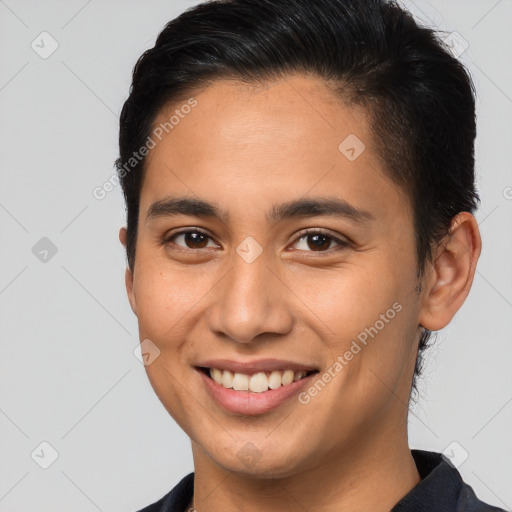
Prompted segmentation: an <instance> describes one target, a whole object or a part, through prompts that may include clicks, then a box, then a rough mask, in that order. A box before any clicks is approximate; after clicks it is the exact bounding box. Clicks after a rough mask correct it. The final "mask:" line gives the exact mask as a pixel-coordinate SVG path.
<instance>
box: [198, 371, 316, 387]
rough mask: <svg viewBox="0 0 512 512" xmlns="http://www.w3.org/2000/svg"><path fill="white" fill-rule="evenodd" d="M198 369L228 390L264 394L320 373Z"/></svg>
mask: <svg viewBox="0 0 512 512" xmlns="http://www.w3.org/2000/svg"><path fill="white" fill-rule="evenodd" d="M197 369H198V370H199V371H201V372H202V373H204V374H205V375H206V376H207V377H209V378H210V379H212V380H214V381H215V382H216V383H217V384H219V385H220V386H222V387H224V388H226V389H233V390H235V391H242V392H243V391H245V392H253V393H264V392H265V391H269V390H274V389H279V388H280V387H283V386H289V385H290V384H292V383H293V382H298V381H300V380H302V379H304V378H306V377H309V376H310V375H313V374H315V373H318V370H312V371H305V370H298V371H294V370H274V371H271V372H256V373H251V374H246V373H238V372H231V371H229V370H221V369H219V368H207V367H197Z"/></svg>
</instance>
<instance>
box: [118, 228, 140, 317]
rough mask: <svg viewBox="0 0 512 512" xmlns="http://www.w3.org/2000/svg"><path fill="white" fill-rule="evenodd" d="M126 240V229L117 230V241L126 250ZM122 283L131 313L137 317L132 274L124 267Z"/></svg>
mask: <svg viewBox="0 0 512 512" xmlns="http://www.w3.org/2000/svg"><path fill="white" fill-rule="evenodd" d="M126 239H127V231H126V228H125V227H123V228H121V229H120V230H119V241H120V242H121V244H122V245H123V247H124V248H125V249H126ZM124 283H125V286H126V293H127V295H128V301H129V302H130V306H131V308H132V311H133V312H134V313H135V315H137V301H136V300H135V294H134V293H133V272H132V271H131V270H130V268H129V267H126V271H125V273H124Z"/></svg>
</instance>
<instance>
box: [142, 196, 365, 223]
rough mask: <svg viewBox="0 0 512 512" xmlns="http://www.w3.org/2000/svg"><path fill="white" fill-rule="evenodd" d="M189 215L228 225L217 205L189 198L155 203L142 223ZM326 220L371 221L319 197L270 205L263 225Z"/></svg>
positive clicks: (362, 213) (337, 202) (354, 209)
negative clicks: (215, 220) (317, 217)
mask: <svg viewBox="0 0 512 512" xmlns="http://www.w3.org/2000/svg"><path fill="white" fill-rule="evenodd" d="M175 215H193V216H195V217H207V218H212V219H217V220H220V221H222V222H224V223H226V224H227V223H228V222H229V218H230V215H229V214H228V213H227V212H226V211H224V210H222V209H221V208H220V207H219V206H218V205H217V204H215V203H210V202H208V201H204V200H202V199H196V198H193V197H169V198H165V199H162V200H160V201H155V202H154V203H153V204H152V205H151V206H150V208H149V210H148V213H147V215H146V222H148V221H150V220H152V219H156V218H159V217H168V216H175ZM316 216H327V217H335V218H344V219H348V220H351V221H354V222H357V223H367V222H370V221H373V220H375V217H374V216H373V215H372V214H371V213H370V212H369V211H367V210H363V209H361V208H358V207H356V206H353V205H351V204H350V203H348V202H347V201H345V200H343V199H339V198H330V197H320V198H307V199H297V200H294V201H288V202H285V203H281V204H278V205H277V204H274V205H273V206H272V208H271V209H270V211H269V212H268V213H267V214H266V219H267V222H269V223H270V224H277V223H278V222H281V221H283V220H286V219H291V218H304V217H316Z"/></svg>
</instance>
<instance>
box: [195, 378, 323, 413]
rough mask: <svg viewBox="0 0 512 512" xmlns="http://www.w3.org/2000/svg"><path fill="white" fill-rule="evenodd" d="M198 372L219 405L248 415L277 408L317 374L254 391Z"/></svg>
mask: <svg viewBox="0 0 512 512" xmlns="http://www.w3.org/2000/svg"><path fill="white" fill-rule="evenodd" d="M197 372H198V373H199V375H200V376H201V379H203V382H204V384H205V386H206V389H207V390H208V391H209V392H210V394H211V395H212V397H213V399H214V400H215V401H216V402H217V403H218V404H219V405H221V406H222V407H224V408H225V409H227V410H228V411H231V412H235V413H238V414H246V415H255V414H264V413H266V412H269V411H271V410H273V409H276V408H277V407H279V406H280V405H282V404H283V403H284V402H286V401H287V400H289V399H291V398H292V397H293V396H295V395H297V394H298V393H299V391H300V389H301V388H303V387H304V386H306V385H307V384H308V383H309V382H310V380H311V377H314V376H315V375H316V373H313V374H311V375H308V376H307V377H304V378H303V379H301V380H298V381H296V382H292V383H291V384H287V385H286V386H281V387H280V388H277V389H269V390H268V391H264V392H263V393H254V392H252V391H235V390H234V389H228V388H225V387H224V386H222V385H221V384H217V383H216V382H215V381H214V380H213V379H212V378H210V377H208V376H207V375H206V374H204V373H203V372H202V371H200V370H197Z"/></svg>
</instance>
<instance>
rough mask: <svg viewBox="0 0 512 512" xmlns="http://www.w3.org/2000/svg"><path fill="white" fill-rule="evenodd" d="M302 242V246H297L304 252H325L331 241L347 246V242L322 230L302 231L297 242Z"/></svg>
mask: <svg viewBox="0 0 512 512" xmlns="http://www.w3.org/2000/svg"><path fill="white" fill-rule="evenodd" d="M301 242H302V247H297V248H298V249H299V250H301V251H303V250H305V251H306V252H327V250H328V249H330V248H331V247H332V245H331V244H332V243H333V242H334V243H335V245H336V244H337V245H339V246H341V247H346V246H348V242H345V241H343V240H340V239H338V238H335V237H333V236H331V235H329V234H328V233H324V232H322V231H309V232H306V233H303V234H302V235H301V236H300V237H299V238H298V239H297V242H296V243H297V244H300V243H301Z"/></svg>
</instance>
